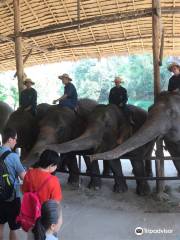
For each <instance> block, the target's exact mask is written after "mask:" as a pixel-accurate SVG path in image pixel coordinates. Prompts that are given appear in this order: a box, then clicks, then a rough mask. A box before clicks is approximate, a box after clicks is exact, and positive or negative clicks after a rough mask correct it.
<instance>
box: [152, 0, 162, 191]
mask: <svg viewBox="0 0 180 240" xmlns="http://www.w3.org/2000/svg"><path fill="white" fill-rule="evenodd" d="M160 17H161V3H160V0H152V40H153V64H154V100H155V101H156V99H157V96H158V94H159V93H160V91H161V88H160V67H159V53H160V47H159V45H160V44H159V39H160ZM161 146H162V141H161V142H159V140H158V141H157V143H156V147H157V151H156V153H157V159H156V175H157V176H164V160H162V159H161V157H163V156H161V155H163V150H162V147H161ZM156 189H157V192H158V193H160V192H163V190H164V181H156Z"/></svg>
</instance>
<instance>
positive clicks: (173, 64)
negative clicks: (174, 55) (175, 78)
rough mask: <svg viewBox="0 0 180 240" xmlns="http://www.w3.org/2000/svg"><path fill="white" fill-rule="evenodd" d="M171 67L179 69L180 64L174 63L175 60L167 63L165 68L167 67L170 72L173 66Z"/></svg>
mask: <svg viewBox="0 0 180 240" xmlns="http://www.w3.org/2000/svg"><path fill="white" fill-rule="evenodd" d="M173 67H178V68H179V69H180V65H179V64H178V63H176V62H173V63H171V64H169V66H168V67H167V69H168V70H169V71H170V72H172V68H173Z"/></svg>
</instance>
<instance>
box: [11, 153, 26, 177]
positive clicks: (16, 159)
mask: <svg viewBox="0 0 180 240" xmlns="http://www.w3.org/2000/svg"><path fill="white" fill-rule="evenodd" d="M13 154H14V156H13V158H14V159H13V161H14V163H15V171H16V172H17V174H18V176H19V177H20V179H21V180H23V179H24V176H25V175H26V171H25V169H24V167H23V165H22V163H21V161H20V159H19V156H18V155H17V153H13Z"/></svg>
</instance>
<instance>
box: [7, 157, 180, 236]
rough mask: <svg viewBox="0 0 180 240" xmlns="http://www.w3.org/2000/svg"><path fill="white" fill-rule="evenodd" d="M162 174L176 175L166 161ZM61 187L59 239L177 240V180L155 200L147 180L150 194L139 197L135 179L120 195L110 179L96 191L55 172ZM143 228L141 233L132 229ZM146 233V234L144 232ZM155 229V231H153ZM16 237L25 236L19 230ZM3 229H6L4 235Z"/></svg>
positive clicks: (126, 169)
mask: <svg viewBox="0 0 180 240" xmlns="http://www.w3.org/2000/svg"><path fill="white" fill-rule="evenodd" d="M165 168H166V175H167V176H176V170H175V168H174V166H173V165H172V163H171V162H166V164H165ZM123 169H124V174H125V175H131V171H132V168H131V165H130V163H129V161H126V160H124V161H123ZM57 175H58V177H59V179H60V182H61V185H62V189H63V196H64V199H63V202H62V205H63V221H64V223H63V226H62V228H61V230H60V232H59V239H61V240H72V239H73V240H100V239H103V240H136V239H145V240H146V239H147V240H153V239H156V240H159V239H171V240H180V223H179V219H180V181H169V182H166V185H168V187H167V188H166V189H167V192H168V199H166V200H164V201H159V200H157V198H156V195H155V194H154V193H153V190H154V187H155V182H154V181H152V182H150V185H151V190H152V194H151V195H150V196H147V197H139V196H137V195H136V193H135V182H134V181H127V184H128V187H129V190H128V192H126V193H123V194H117V193H113V192H112V187H113V180H112V179H102V188H101V189H100V190H99V191H94V190H90V189H88V188H87V187H86V186H87V184H88V181H89V178H88V177H81V184H80V187H79V188H78V189H75V188H73V187H71V186H69V185H67V178H68V176H67V174H62V173H58V174H57ZM137 227H141V228H143V231H144V233H143V234H142V235H141V236H137V235H136V234H135V228H137ZM147 232H148V233H147ZM155 232H156V233H155ZM18 234H19V236H20V239H26V236H25V234H24V233H23V232H22V231H19V233H18ZM5 239H8V238H7V228H6V238H5Z"/></svg>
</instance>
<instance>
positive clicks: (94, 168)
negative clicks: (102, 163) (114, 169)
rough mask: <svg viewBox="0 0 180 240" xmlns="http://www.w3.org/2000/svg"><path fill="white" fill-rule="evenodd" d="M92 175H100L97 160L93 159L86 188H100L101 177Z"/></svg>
mask: <svg viewBox="0 0 180 240" xmlns="http://www.w3.org/2000/svg"><path fill="white" fill-rule="evenodd" d="M93 175H100V169H99V163H98V161H93V162H92V163H91V180H90V182H89V184H88V188H93V189H94V190H98V189H99V188H101V178H100V177H96V176H93Z"/></svg>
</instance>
